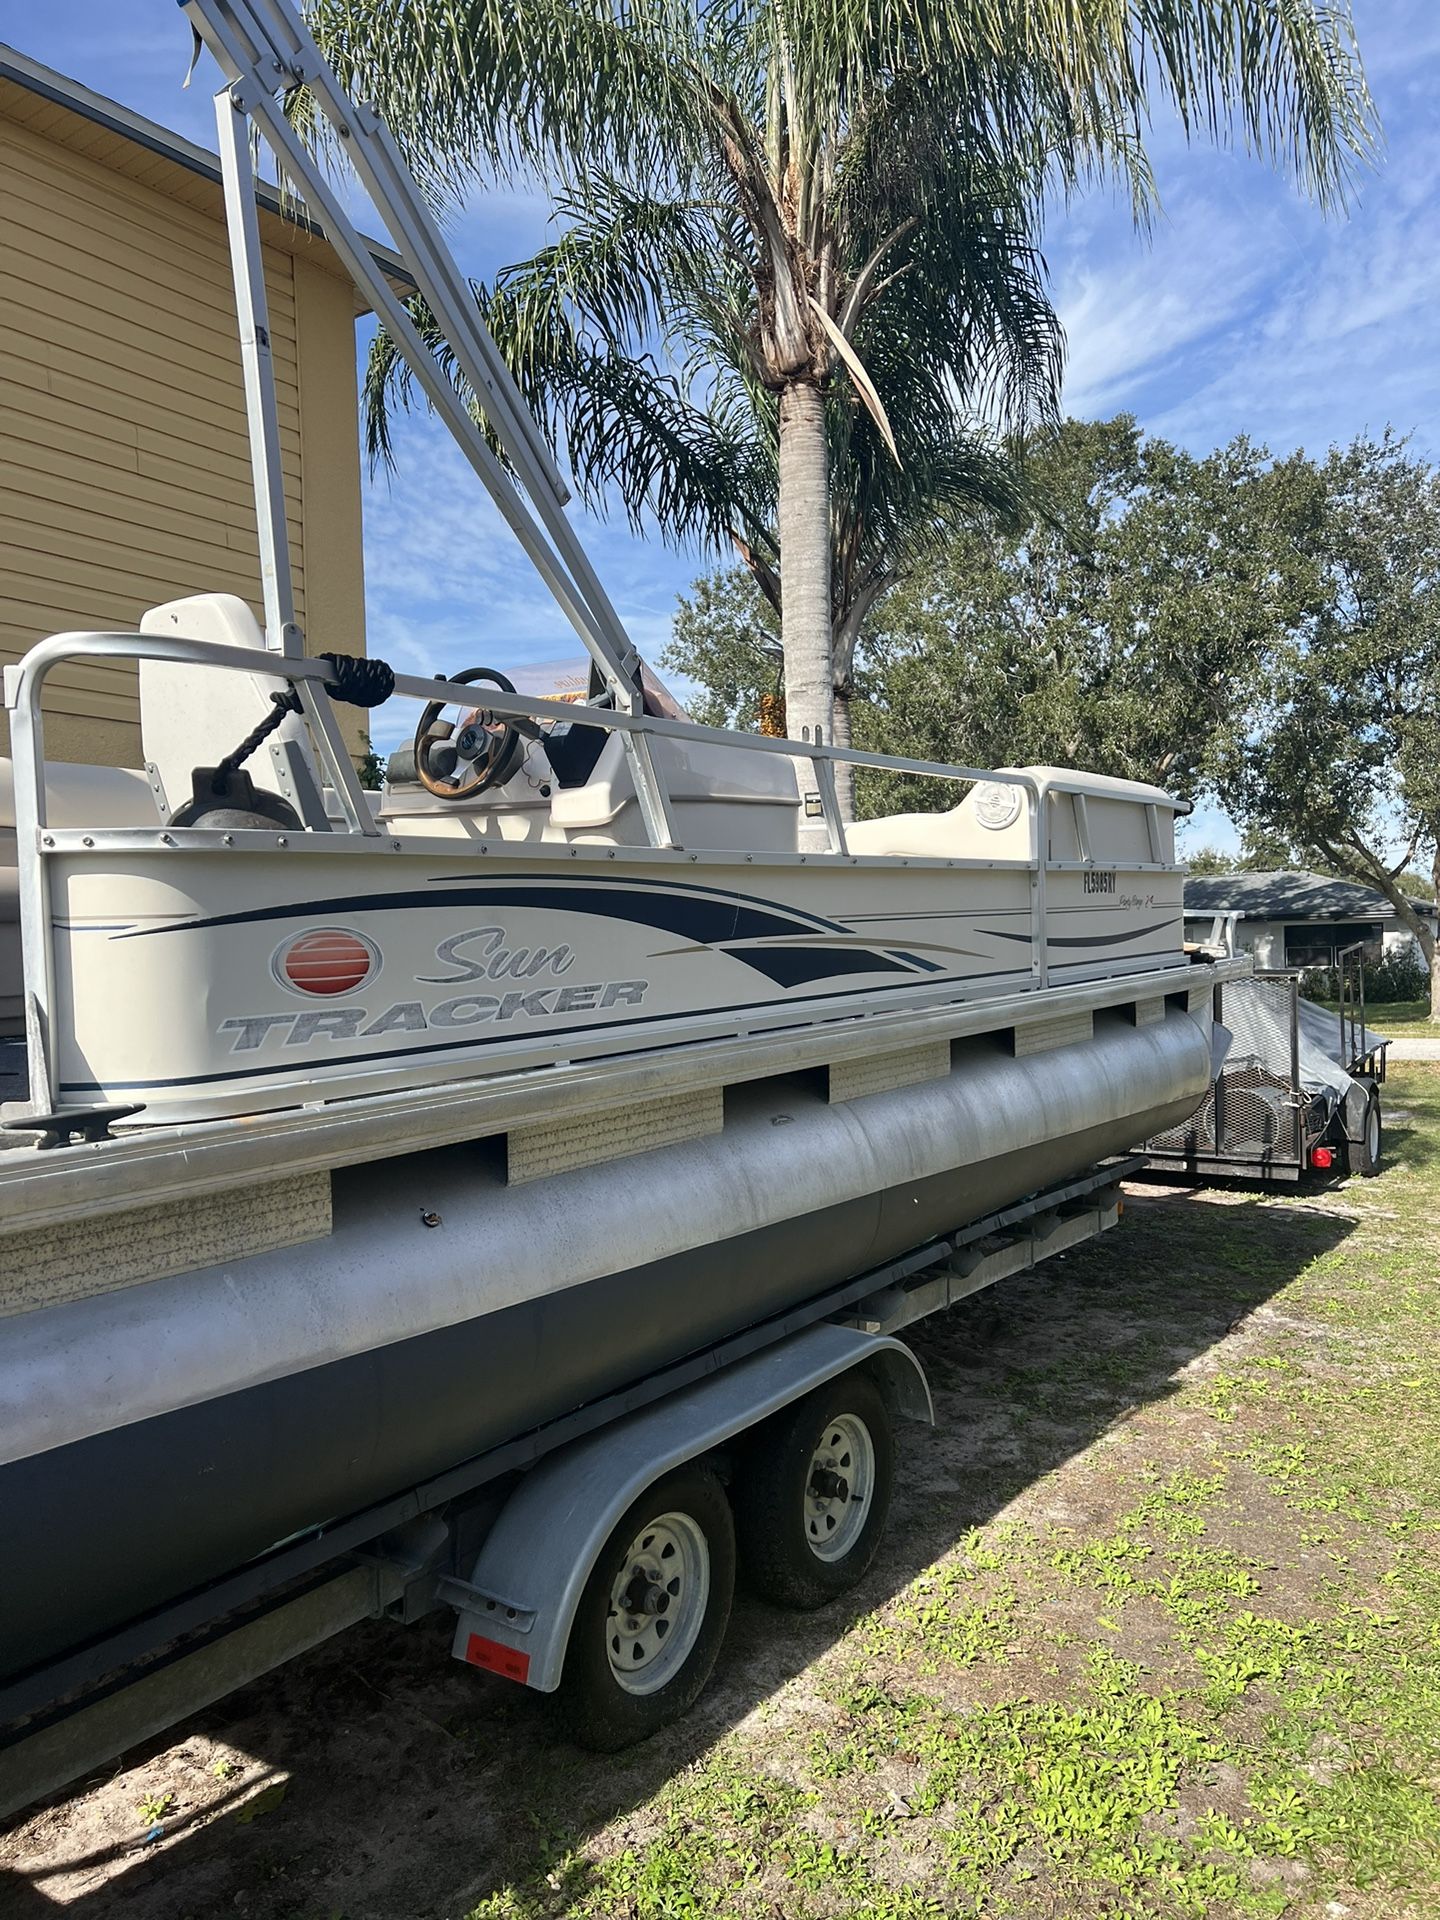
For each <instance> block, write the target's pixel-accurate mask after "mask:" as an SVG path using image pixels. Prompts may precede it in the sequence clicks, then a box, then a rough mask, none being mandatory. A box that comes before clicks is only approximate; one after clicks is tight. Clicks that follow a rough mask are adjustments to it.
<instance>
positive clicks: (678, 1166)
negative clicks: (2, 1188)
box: [0, 1010, 1209, 1673]
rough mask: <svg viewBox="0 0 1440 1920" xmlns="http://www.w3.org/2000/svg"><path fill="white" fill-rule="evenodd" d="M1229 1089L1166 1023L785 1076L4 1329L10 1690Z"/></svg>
mask: <svg viewBox="0 0 1440 1920" xmlns="http://www.w3.org/2000/svg"><path fill="white" fill-rule="evenodd" d="M1208 1068H1209V1035H1208V1026H1207V1023H1206V1022H1205V1021H1204V1020H1203V1019H1202V1018H1200V1017H1196V1016H1192V1015H1189V1014H1186V1013H1183V1012H1179V1011H1175V1010H1172V1011H1171V1012H1170V1014H1169V1015H1168V1017H1167V1018H1166V1019H1165V1020H1164V1021H1163V1022H1160V1023H1157V1024H1155V1025H1153V1026H1149V1027H1144V1028H1136V1027H1134V1026H1131V1025H1130V1024H1129V1023H1128V1022H1127V1021H1125V1020H1124V1019H1123V1018H1121V1017H1120V1016H1118V1015H1117V1016H1116V1017H1114V1018H1113V1019H1112V1020H1109V1021H1105V1022H1103V1023H1101V1024H1100V1025H1099V1026H1097V1032H1096V1037H1095V1038H1094V1039H1093V1040H1092V1041H1090V1042H1088V1043H1085V1044H1081V1045H1077V1046H1072V1047H1067V1048H1062V1049H1060V1050H1057V1051H1055V1052H1050V1053H1045V1054H1039V1055H1036V1056H1033V1057H1028V1058H1021V1059H1016V1058H1014V1057H1013V1056H1011V1055H1010V1054H1009V1053H1008V1052H1007V1051H1005V1050H1004V1049H1003V1047H1002V1045H1001V1043H999V1042H997V1041H976V1042H969V1043H965V1044H963V1045H962V1046H961V1047H959V1048H957V1052H956V1064H955V1067H954V1069H953V1070H952V1072H951V1073H950V1075H949V1076H948V1077H947V1078H945V1079H943V1080H939V1081H936V1082H932V1083H930V1084H928V1085H922V1086H918V1087H907V1088H904V1089H902V1090H899V1091H896V1092H893V1093H884V1094H874V1095H869V1096H867V1097H865V1098H863V1099H860V1100H857V1101H854V1102H852V1103H849V1104H845V1105H834V1106H831V1105H827V1104H825V1103H824V1102H823V1101H822V1100H821V1099H820V1097H819V1096H818V1094H817V1093H814V1092H812V1091H809V1090H808V1089H807V1088H805V1087H804V1086H803V1085H800V1084H797V1083H796V1082H795V1081H782V1082H773V1083H761V1084H760V1085H759V1086H756V1087H754V1088H748V1089H745V1090H743V1091H741V1092H739V1093H738V1094H736V1095H735V1096H733V1098H734V1099H735V1102H736V1111H735V1113H734V1116H733V1117H732V1118H731V1119H730V1120H729V1122H728V1123H727V1125H726V1128H725V1131H724V1132H723V1133H722V1134H721V1135H719V1136H718V1137H714V1138H710V1139H707V1140H704V1141H701V1142H696V1143H691V1144H688V1145H684V1146H678V1147H672V1148H667V1149H663V1150H660V1151H657V1152H655V1153H651V1154H647V1155H644V1156H642V1157H639V1158H636V1159H633V1160H630V1161H622V1162H614V1163H611V1164H609V1165H607V1166H605V1167H601V1168H591V1169H586V1170H583V1171H579V1172H573V1173H566V1174H562V1175H558V1176H555V1177H553V1178H551V1179H548V1180H544V1181H537V1182H536V1183H535V1184H534V1185H533V1186H528V1187H520V1188H513V1187H512V1188H505V1187H504V1186H502V1185H501V1184H500V1181H499V1177H498V1173H497V1172H496V1170H495V1167H494V1157H493V1153H490V1152H488V1151H487V1150H486V1149H485V1148H484V1147H474V1148H467V1147H459V1148H450V1149H446V1150H444V1151H441V1152H437V1153H432V1154H427V1155H422V1156H415V1157H412V1158H408V1159H401V1160H395V1161H391V1162H387V1163H385V1164H384V1165H382V1166H378V1167H368V1168H361V1169H355V1170H353V1171H351V1172H347V1173H343V1174H337V1175H336V1176H335V1181H334V1206H335V1222H336V1227H335V1232H334V1234H333V1236H332V1237H331V1238H329V1239H326V1240H321V1241H318V1242H314V1243H311V1244H309V1245H306V1246H302V1247H298V1248H295V1249H292V1250H290V1251H289V1252H286V1253H283V1254H271V1255H265V1256H261V1257H258V1258H255V1259H252V1260H244V1261H237V1262H236V1263H234V1264H233V1265H231V1266H226V1267H217V1268H212V1269H208V1270H206V1271H204V1272H195V1273H191V1274H186V1275H182V1276H179V1277H178V1278H175V1279H171V1280H158V1281H152V1282H149V1283H146V1284H143V1285H137V1286H132V1287H128V1288H124V1289H121V1290H119V1291H117V1292H113V1293H109V1294H100V1295H97V1296H95V1297H94V1298H92V1299H89V1300H84V1301H78V1302H74V1303H72V1304H70V1305H67V1306H63V1307H58V1308H51V1309H45V1310H41V1311H37V1312H33V1313H29V1314H20V1315H18V1316H15V1317H13V1318H11V1319H10V1320H9V1321H8V1322H7V1324H6V1329H5V1333H6V1338H5V1345H4V1349H3V1352H4V1359H3V1362H0V1433H3V1436H4V1440H5V1445H6V1449H7V1464H5V1465H4V1466H3V1468H0V1515H3V1518H0V1559H3V1560H4V1561H5V1562H6V1563H7V1564H10V1565H17V1566H24V1567H25V1568H26V1579H25V1580H24V1582H16V1583H12V1584H11V1586H10V1588H9V1591H8V1592H7V1597H6V1606H5V1611H6V1615H7V1619H6V1622H5V1627H4V1634H3V1640H4V1660H5V1670H6V1671H7V1672H10V1673H13V1672H16V1671H20V1670H23V1669H24V1668H25V1667H26V1666H29V1665H31V1664H33V1663H35V1662H37V1661H39V1660H42V1659H44V1658H46V1657H48V1656H50V1655H53V1654H56V1653H58V1652H60V1651H63V1650H64V1649H66V1648H67V1647H69V1646H72V1645H75V1644H77V1643H78V1642H79V1641H81V1640H83V1639H87V1638H90V1637H92V1636H93V1635H95V1634H97V1633H99V1632H101V1631H103V1630H105V1629H106V1628H108V1627H111V1626H115V1625H118V1624H119V1623H121V1622H122V1621H124V1620H126V1619H129V1618H132V1617H133V1616H135V1615H137V1614H139V1613H141V1612H144V1611H146V1610H148V1609H149V1608H152V1607H154V1606H157V1605H159V1604H161V1603H163V1602H164V1601H166V1600H168V1599H171V1598H174V1597H176V1596H177V1595H179V1594H181V1593H183V1592H186V1591H188V1590H189V1589H191V1588H193V1587H196V1586H198V1585H200V1584H202V1583H203V1582H204V1581H206V1580H208V1579H211V1578H214V1577H216V1576H217V1575H218V1574H220V1573H222V1572H224V1571H227V1570H228V1569H230V1568H232V1567H234V1566H236V1565H238V1564H240V1563H241V1562H243V1561H245V1560H247V1559H249V1558H252V1557H253V1556H255V1555H257V1554H260V1553H263V1552H264V1551H265V1550H266V1549H267V1548H269V1547H270V1546H272V1545H273V1544H275V1543H276V1542H278V1541H279V1540H281V1539H283V1538H285V1537H287V1536H289V1535H290V1534H292V1533H294V1532H296V1531H298V1530H300V1529H302V1528H304V1527H307V1526H312V1525H316V1524H319V1523H321V1522H324V1521H328V1520H330V1519H332V1518H334V1517H337V1516H339V1515H342V1514H344V1513H346V1512H350V1511H353V1510H355V1509H357V1508H359V1507H361V1506H364V1505H366V1504H369V1503H370V1502H372V1501H376V1500H379V1499H381V1498H383V1497H385V1496H386V1495H388V1494H390V1493H394V1492H398V1491H400V1490H402V1489H403V1488H404V1487H406V1486H408V1485H411V1484H413V1483H415V1482H418V1481H420V1480H422V1479H424V1478H425V1477H427V1476H428V1475H431V1474H434V1473H437V1472H440V1471H442V1470H444V1469H445V1468H446V1467H447V1466H450V1465H452V1464H454V1463H455V1462H457V1461H459V1460H461V1459H463V1458H466V1457H469V1456H472V1455H474V1454H476V1453H479V1452H481V1451H483V1450H484V1449H486V1448H488V1447H491V1446H495V1445H498V1444H500V1443H501V1442H503V1441H504V1440H506V1439H509V1438H511V1437H513V1436H515V1435H518V1434H520V1433H523V1432H525V1431H527V1430H529V1429H531V1428H534V1427H536V1426H538V1425H540V1424H541V1423H543V1422H544V1421H546V1420H548V1419H552V1418H555V1417H557V1416H558V1415H559V1414H561V1413H564V1412H566V1411H568V1410H569V1409H571V1408H573V1407H575V1406H578V1405H580V1404H582V1403H583V1402H585V1401H587V1400H589V1399H592V1398H595V1397H597V1396H598V1395H601V1394H603V1393H606V1392H609V1391H613V1390H615V1389H617V1388H619V1387H620V1386H623V1385H624V1384H626V1383H627V1382H629V1381H633V1380H637V1379H639V1378H641V1377H643V1376H644V1375H645V1374H647V1373H649V1372H651V1371H653V1370H654V1369H656V1368H658V1367H660V1366H662V1365H664V1364H666V1363H667V1362H668V1361H671V1360H674V1359H677V1358H679V1357H680V1356H682V1355H683V1354H685V1353H688V1352H693V1351H696V1350H698V1349H702V1348H703V1347H704V1346H706V1345H707V1344H708V1343H711V1342H713V1341H715V1340H717V1339H720V1338H722V1337H724V1336H725V1335H726V1334H728V1333H731V1332H734V1331H737V1330H739V1329H741V1328H743V1327H745V1326H748V1325H751V1324H754V1323H755V1322H756V1321H758V1320H760V1319H763V1318H765V1317H766V1316H768V1315H770V1314H774V1313H777V1312H779V1311H781V1310H783V1309H784V1308H786V1307H788V1306H790V1305H793V1304H795V1303H797V1302H799V1301H801V1300H803V1299H805V1298H806V1297H807V1296H809V1295H811V1294H814V1293H817V1292H819V1291H820V1290H822V1289H823V1288H825V1287H827V1286H830V1285H833V1284H835V1283H837V1282H838V1281H841V1280H843V1279H845V1278H847V1277H848V1276H849V1275H851V1274H854V1273H859V1272H863V1271H864V1270H865V1269H866V1268H868V1267H870V1266H874V1265H876V1264H878V1263H879V1262H881V1261H883V1260H885V1259H887V1258H891V1257H894V1256H896V1255H898V1254H899V1253H902V1252H904V1251H905V1250H907V1249H908V1248H910V1247H912V1246H916V1245H919V1244H921V1243H923V1242H924V1241H925V1240H927V1239H929V1238H931V1237H934V1236H936V1235H938V1234H941V1233H944V1232H946V1231H948V1230H950V1229H953V1228H955V1227H957V1226H960V1225H962V1224H964V1223H965V1222H967V1221H969V1220H972V1219H976V1218H978V1217H980V1216H981V1215H982V1214H984V1213H986V1212H989V1211H991V1210H993V1209H994V1208H995V1207H997V1206H1002V1205H1005V1204H1006V1203H1007V1202H1009V1201H1011V1200H1014V1199H1018V1198H1020V1197H1021V1196H1023V1195H1024V1194H1026V1193H1030V1192H1033V1191H1035V1190H1037V1189H1038V1188H1040V1187H1043V1186H1046V1185H1048V1184H1050V1183H1052V1182H1054V1181H1058V1180H1061V1179H1063V1178H1064V1177H1065V1176H1066V1175H1067V1174H1069V1173H1072V1172H1075V1171H1078V1170H1080V1169H1081V1168H1083V1167H1085V1166H1087V1165H1089V1164H1090V1163H1092V1162H1093V1161H1094V1160H1096V1159H1098V1158H1101V1157H1103V1156H1105V1155H1107V1154H1110V1153H1115V1152H1120V1151H1122V1150H1124V1149H1125V1148H1127V1147H1129V1146H1131V1145H1133V1144H1134V1142H1135V1141H1136V1140H1138V1139H1142V1138H1144V1137H1146V1136H1147V1135H1149V1134H1151V1133H1155V1132H1158V1131H1161V1130H1162V1129H1163V1128H1164V1127H1165V1126H1168V1125H1171V1124H1173V1123H1174V1122H1175V1121H1177V1120H1179V1119H1180V1118H1182V1117H1183V1116H1184V1114H1185V1113H1187V1112H1188V1111H1190V1110H1191V1108H1193V1106H1194V1105H1195V1103H1196V1102H1197V1101H1198V1100H1199V1098H1200V1097H1201V1096H1202V1094H1203V1092H1204V1089H1205V1086H1206V1084H1207V1079H1208ZM422 1209H423V1210H426V1211H431V1212H434V1213H438V1214H439V1216H440V1218H441V1223H442V1224H441V1226H440V1227H438V1228H434V1229H430V1228H425V1227H423V1226H421V1225H420V1213H421V1211H422Z"/></svg>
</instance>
